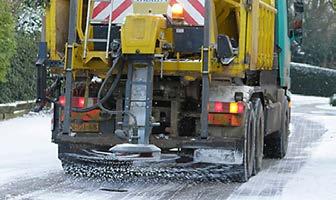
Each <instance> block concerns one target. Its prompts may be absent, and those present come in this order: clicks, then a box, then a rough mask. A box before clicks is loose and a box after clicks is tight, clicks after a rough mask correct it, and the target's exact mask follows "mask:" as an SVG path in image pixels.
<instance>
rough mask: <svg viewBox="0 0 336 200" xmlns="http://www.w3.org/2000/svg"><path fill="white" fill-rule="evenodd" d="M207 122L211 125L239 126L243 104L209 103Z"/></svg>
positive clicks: (243, 109)
mask: <svg viewBox="0 0 336 200" xmlns="http://www.w3.org/2000/svg"><path fill="white" fill-rule="evenodd" d="M208 110H209V115H208V121H209V124H211V125H219V126H241V124H242V120H243V115H242V114H243V113H244V111H245V104H244V102H210V103H209V107H208Z"/></svg>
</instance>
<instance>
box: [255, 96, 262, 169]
mask: <svg viewBox="0 0 336 200" xmlns="http://www.w3.org/2000/svg"><path fill="white" fill-rule="evenodd" d="M253 105H254V106H253V107H254V112H255V115H256V126H255V129H256V134H255V135H256V137H255V146H256V148H255V162H254V168H253V175H256V174H257V173H258V172H259V171H260V170H261V169H262V161H263V156H264V154H263V151H264V135H265V117H264V108H263V105H262V103H261V100H260V99H259V98H258V99H256V100H255V101H254V103H253Z"/></svg>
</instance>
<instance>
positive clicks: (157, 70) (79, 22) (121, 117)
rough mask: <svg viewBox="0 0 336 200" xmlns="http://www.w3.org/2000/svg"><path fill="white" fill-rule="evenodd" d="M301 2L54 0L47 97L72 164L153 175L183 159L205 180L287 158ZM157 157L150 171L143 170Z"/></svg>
mask: <svg viewBox="0 0 336 200" xmlns="http://www.w3.org/2000/svg"><path fill="white" fill-rule="evenodd" d="M295 5H296V7H298V6H299V7H300V5H301V4H298V3H297V2H296V4H295ZM289 6H290V5H288V4H287V1H284V0H50V1H49V2H48V5H47V7H46V14H45V17H44V20H43V22H44V23H43V24H44V25H43V33H42V40H41V43H40V52H39V57H38V62H37V69H38V78H37V85H38V88H37V93H38V98H37V99H38V100H37V103H38V105H39V108H42V107H43V105H45V104H46V103H47V102H51V103H52V105H53V120H52V122H53V123H52V141H53V142H54V143H56V144H58V147H59V159H60V160H61V161H62V164H63V167H64V170H65V171H66V172H68V173H76V171H77V172H78V171H80V170H82V169H83V168H85V169H98V167H97V165H99V166H105V167H106V168H105V170H101V173H103V174H109V176H110V177H113V178H116V177H118V176H119V175H120V174H121V173H125V171H132V173H133V174H137V175H139V174H146V175H147V176H149V175H153V174H155V173H154V172H153V171H155V170H154V169H155V166H156V165H159V166H160V167H157V168H156V170H157V171H160V170H161V171H160V173H161V172H162V171H165V172H167V174H166V177H171V176H172V174H174V173H175V172H176V171H178V170H175V171H174V170H171V169H173V168H174V167H175V168H176V167H177V168H178V169H179V170H183V171H184V172H185V173H188V174H189V175H190V173H191V171H193V172H194V173H196V174H198V175H199V174H201V175H200V176H193V177H198V178H199V179H205V178H209V177H217V178H220V179H221V178H223V179H224V178H225V177H224V175H220V174H223V173H222V172H223V171H225V170H226V171H227V170H228V168H229V169H230V170H229V171H230V172H232V174H234V177H236V180H238V181H247V180H248V179H249V177H250V176H252V175H254V174H256V173H258V171H260V170H261V168H262V159H263V157H264V155H265V156H269V157H273V158H282V157H284V156H285V154H286V150H287V145H288V135H289V130H288V127H289V123H290V95H289V92H288V89H289V88H290V72H289V64H290V38H289V34H288V33H289V30H288V13H287V11H288V8H289ZM299 12H301V11H300V10H299ZM48 77H49V78H51V79H52V80H54V82H53V83H52V84H51V85H50V86H48V84H47V82H48V81H47V78H48ZM139 163H141V164H139ZM77 164H80V166H82V167H81V169H79V168H77V167H73V166H74V165H77ZM121 165H122V166H123V169H124V170H119V168H120V167H121ZM142 165H144V167H142ZM148 165H150V166H151V167H150V168H151V171H150V173H137V172H136V171H139V172H140V171H141V172H144V171H146V168H145V166H148ZM125 166H126V167H125ZM181 166H183V167H181ZM195 166H197V167H196V168H195ZM204 168H205V169H208V170H207V171H206V173H203V172H204ZM99 169H100V168H99ZM188 169H193V170H190V171H188ZM195 169H196V170H195ZM88 174H90V173H88ZM93 174H95V173H91V175H93ZM180 174H182V176H185V174H184V173H180ZM183 174H184V175H183ZM161 176H162V174H161ZM123 177H125V176H123Z"/></svg>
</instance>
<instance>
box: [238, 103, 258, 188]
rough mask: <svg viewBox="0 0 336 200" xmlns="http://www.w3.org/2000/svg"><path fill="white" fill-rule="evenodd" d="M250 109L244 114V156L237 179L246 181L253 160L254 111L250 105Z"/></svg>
mask: <svg viewBox="0 0 336 200" xmlns="http://www.w3.org/2000/svg"><path fill="white" fill-rule="evenodd" d="M250 108H251V109H250V111H248V112H247V114H246V120H245V128H244V130H245V131H244V148H243V152H244V158H243V164H242V168H243V169H242V172H241V174H240V177H239V180H240V181H241V182H246V181H248V179H249V178H250V177H251V176H252V174H253V167H254V160H255V119H256V117H255V112H254V110H253V108H252V106H250Z"/></svg>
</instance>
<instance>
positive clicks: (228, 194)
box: [0, 95, 336, 200]
mask: <svg viewBox="0 0 336 200" xmlns="http://www.w3.org/2000/svg"><path fill="white" fill-rule="evenodd" d="M292 112H293V114H292V124H291V136H290V144H289V149H288V155H287V156H286V158H285V159H282V160H270V159H265V160H264V166H263V170H262V172H261V173H259V174H258V175H257V176H255V177H253V178H251V180H250V181H249V182H247V183H244V184H240V183H211V182H210V183H164V184H162V183H142V182H139V183H128V182H124V183H111V182H101V181H97V180H87V179H83V178H74V177H69V176H66V175H64V174H63V172H62V169H61V165H60V162H59V161H58V159H57V147H56V145H54V144H52V143H51V141H50V116H49V115H29V116H25V117H22V118H17V119H13V120H9V121H4V122H0V199H6V200H7V199H8V200H27V199H28V200H30V199H32V200H35V199H38V200H46V199H57V200H59V199H60V200H63V199H64V200H65V199H73V200H77V199H78V200H86V199H90V200H91V199H94V200H100V199H102V200H103V199H104V200H105V199H111V200H112V199H113V200H114V199H124V200H129V199H134V200H140V199H145V200H156V199H162V200H166V199H171V200H173V199H174V200H175V199H181V200H182V199H183V200H188V199H202V200H204V199H207V200H212V199H218V200H222V199H227V198H229V199H244V200H245V199H247V200H248V199H271V200H273V199H281V200H291V199H293V200H294V199H295V200H296V199H301V198H302V199H306V200H315V199H323V200H324V199H336V190H335V189H334V187H335V186H336V108H332V107H330V106H329V105H328V98H320V97H304V96H296V95H294V96H293V110H292ZM102 188H113V189H126V190H125V192H108V191H102V190H101V189H102Z"/></svg>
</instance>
